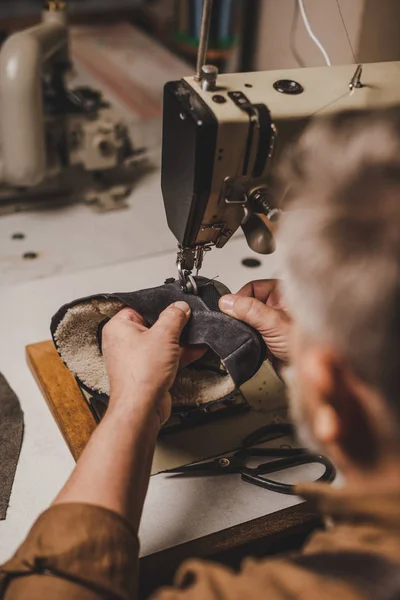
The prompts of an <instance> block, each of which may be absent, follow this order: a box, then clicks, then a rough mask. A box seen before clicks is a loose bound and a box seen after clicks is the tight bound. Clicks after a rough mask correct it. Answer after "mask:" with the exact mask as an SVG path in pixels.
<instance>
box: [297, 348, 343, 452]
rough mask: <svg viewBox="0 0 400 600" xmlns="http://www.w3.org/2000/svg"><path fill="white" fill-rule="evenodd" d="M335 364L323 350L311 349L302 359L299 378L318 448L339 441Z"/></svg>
mask: <svg viewBox="0 0 400 600" xmlns="http://www.w3.org/2000/svg"><path fill="white" fill-rule="evenodd" d="M336 370H337V369H336V361H335V358H334V356H333V354H332V353H331V352H330V351H329V350H326V349H324V348H312V349H311V348H310V349H308V350H307V351H306V352H305V354H304V355H303V357H302V378H303V381H304V383H305V389H306V390H307V395H308V402H307V404H308V409H309V419H310V423H311V427H312V431H313V434H314V437H315V438H316V440H317V441H318V443H319V444H321V445H323V446H325V447H326V446H329V445H331V444H333V443H335V442H337V441H338V440H339V439H340V437H341V426H342V424H341V418H340V414H338V411H337V406H336V399H335V396H336V387H337V382H336V376H335V375H336Z"/></svg>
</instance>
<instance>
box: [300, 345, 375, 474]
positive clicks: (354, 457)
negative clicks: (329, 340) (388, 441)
mask: <svg viewBox="0 0 400 600" xmlns="http://www.w3.org/2000/svg"><path fill="white" fill-rule="evenodd" d="M303 359H304V360H303V377H304V380H305V382H306V386H307V387H306V389H307V390H309V391H310V402H309V409H310V413H309V416H310V422H311V425H312V429H313V434H314V437H315V438H316V440H317V441H318V443H319V444H321V445H323V446H324V447H326V448H329V449H331V450H332V451H333V452H334V453H335V454H338V453H339V454H340V455H342V457H343V458H344V457H345V459H346V461H351V462H352V463H354V464H358V465H359V466H361V465H366V464H368V465H371V464H372V463H373V462H374V461H375V460H376V458H377V444H376V436H375V431H374V427H373V423H372V420H371V415H370V414H369V412H368V410H367V406H368V398H366V397H365V394H364V391H365V390H364V389H363V386H361V385H360V384H359V380H358V378H357V377H356V376H355V375H354V374H353V373H352V372H351V371H350V370H349V369H348V367H347V365H346V364H345V363H344V362H343V361H341V360H340V357H338V356H337V355H335V354H334V353H333V352H332V351H330V350H329V349H325V348H313V349H309V350H308V351H307V353H306V355H305V356H304V357H303Z"/></svg>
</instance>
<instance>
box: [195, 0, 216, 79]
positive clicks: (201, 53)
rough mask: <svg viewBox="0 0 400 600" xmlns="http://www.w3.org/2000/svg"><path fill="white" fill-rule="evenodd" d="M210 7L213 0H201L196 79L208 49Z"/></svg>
mask: <svg viewBox="0 0 400 600" xmlns="http://www.w3.org/2000/svg"><path fill="white" fill-rule="evenodd" d="M212 7H213V0H203V15H202V18H201V30H200V38H199V49H198V51H197V65H196V75H195V76H194V78H195V79H196V81H200V79H201V67H202V66H203V65H204V64H205V62H206V56H207V49H208V37H209V35H210V25H211V13H212Z"/></svg>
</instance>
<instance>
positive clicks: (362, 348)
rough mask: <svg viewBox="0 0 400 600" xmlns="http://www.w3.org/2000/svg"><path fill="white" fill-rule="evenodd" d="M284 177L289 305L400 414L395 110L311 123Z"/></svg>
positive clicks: (398, 133) (399, 170) (282, 242)
mask: <svg viewBox="0 0 400 600" xmlns="http://www.w3.org/2000/svg"><path fill="white" fill-rule="evenodd" d="M282 176H283V181H284V184H285V186H286V189H285V194H284V200H283V208H284V209H285V211H286V212H285V215H284V217H283V218H282V226H281V231H280V235H279V239H278V244H279V246H280V248H281V251H282V257H283V277H284V280H285V283H284V288H285V296H286V300H287V302H288V307H289V309H290V311H291V313H292V314H293V316H294V317H295V319H296V320H297V322H298V323H299V325H300V327H301V328H302V330H303V331H304V332H305V333H306V334H308V335H309V336H310V337H311V338H312V339H314V340H315V341H317V342H321V343H327V344H330V345H331V346H332V347H333V348H334V349H335V350H336V351H337V352H338V353H340V355H341V356H342V357H343V358H344V359H345V360H346V361H347V363H348V365H349V366H350V368H351V369H352V370H353V371H354V372H355V373H356V374H357V375H358V376H359V377H360V378H361V379H362V380H363V381H365V382H366V383H368V384H370V385H372V386H374V387H375V388H376V389H378V390H379V391H380V392H381V393H382V394H383V395H384V396H385V397H386V398H387V399H388V400H389V401H390V402H391V403H392V404H393V407H394V408H396V411H397V414H398V415H399V416H400V108H395V109H394V108H392V109H389V110H383V111H377V112H370V111H368V112H345V113H340V114H336V115H334V116H331V117H328V118H321V119H319V120H317V121H315V122H314V123H312V124H311V125H310V126H309V127H308V128H307V129H306V131H305V132H304V133H303V135H302V136H301V138H300V139H299V141H298V143H297V144H296V145H295V146H293V148H292V149H291V150H290V151H289V152H288V154H287V156H286V159H285V160H284V161H283V164H282Z"/></svg>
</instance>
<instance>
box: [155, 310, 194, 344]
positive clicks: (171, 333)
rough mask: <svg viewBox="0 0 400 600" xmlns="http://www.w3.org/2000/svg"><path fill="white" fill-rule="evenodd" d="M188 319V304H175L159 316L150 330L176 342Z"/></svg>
mask: <svg viewBox="0 0 400 600" xmlns="http://www.w3.org/2000/svg"><path fill="white" fill-rule="evenodd" d="M189 317H190V306H189V304H187V303H186V302H175V303H174V304H171V305H170V306H168V308H166V309H165V310H164V311H163V312H162V313H161V314H160V316H159V317H158V320H157V321H156V323H154V325H153V327H152V328H151V330H152V331H157V332H158V334H159V335H163V336H165V337H167V338H169V339H170V340H171V341H178V340H179V337H180V335H181V332H182V329H183V328H184V327H185V325H186V323H187V322H188V320H189Z"/></svg>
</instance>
